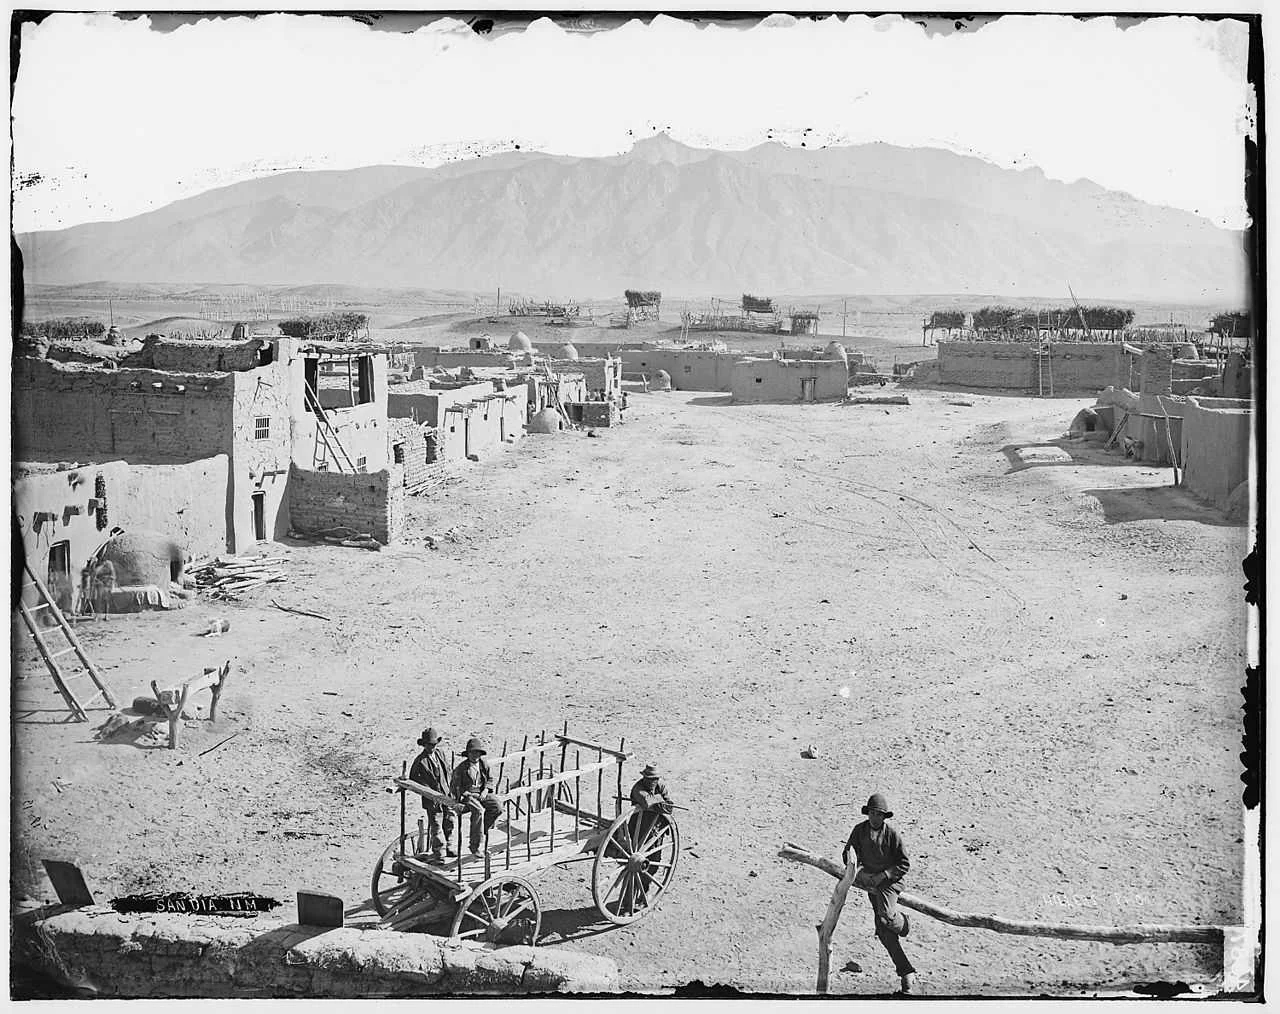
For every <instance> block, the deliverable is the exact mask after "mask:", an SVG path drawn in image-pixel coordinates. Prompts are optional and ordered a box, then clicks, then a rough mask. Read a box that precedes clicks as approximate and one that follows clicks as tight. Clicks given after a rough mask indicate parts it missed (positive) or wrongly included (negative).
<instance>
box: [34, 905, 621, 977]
mask: <svg viewBox="0 0 1280 1014" xmlns="http://www.w3.org/2000/svg"><path fill="white" fill-rule="evenodd" d="M14 947H15V957H16V959H17V960H19V961H21V962H22V963H24V964H27V965H29V966H30V967H34V968H35V969H37V970H38V971H40V972H41V973H43V974H45V975H47V976H50V977H52V978H53V979H55V980H56V981H59V982H62V983H64V984H68V985H75V986H80V987H82V988H84V987H88V988H91V989H93V990H94V991H95V994H94V995H95V996H96V997H98V998H102V999H107V998H130V999H133V998H147V997H154V998H176V997H189V998H210V999H213V998H224V997H241V998H259V999H260V998H289V997H299V998H301V997H344V998H352V999H354V998H363V997H370V996H381V997H413V996H433V995H440V994H480V995H483V994H489V995H502V994H529V993H557V992H563V993H602V992H615V991H617V990H618V989H619V988H620V987H619V975H618V967H617V965H616V964H614V962H612V961H611V960H609V959H608V958H601V957H596V956H594V955H586V954H580V953H577V952H575V951H569V950H563V949H561V948H544V947H498V948H495V947H492V946H489V945H483V944H478V943H473V942H471V941H469V940H468V941H458V942H450V941H448V940H446V939H444V938H441V937H437V936H432V935H430V934H426V933H397V932H395V931H392V930H375V929H355V928H351V927H344V928H335V929H321V928H318V927H310V926H299V925H297V924H291V923H286V922H283V921H280V920H273V919H271V918H270V917H264V916H258V917H256V918H253V919H226V918H224V919H218V918H216V917H213V916H199V915H172V914H160V915H148V916H124V915H118V914H116V913H115V912H113V911H111V910H110V909H108V908H106V907H105V906H95V907H91V908H84V909H79V910H76V911H72V912H62V913H60V914H46V913H31V914H27V915H21V916H19V917H18V918H17V919H16V920H15V924H14Z"/></svg>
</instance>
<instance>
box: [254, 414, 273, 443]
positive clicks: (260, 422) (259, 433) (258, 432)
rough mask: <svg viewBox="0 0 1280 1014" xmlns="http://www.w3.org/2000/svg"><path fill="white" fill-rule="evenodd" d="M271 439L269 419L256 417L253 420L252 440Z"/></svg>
mask: <svg viewBox="0 0 1280 1014" xmlns="http://www.w3.org/2000/svg"><path fill="white" fill-rule="evenodd" d="M270 438H271V419H270V418H269V417H268V416H258V417H257V418H256V419H254V420H253V439H254V440H269V439H270Z"/></svg>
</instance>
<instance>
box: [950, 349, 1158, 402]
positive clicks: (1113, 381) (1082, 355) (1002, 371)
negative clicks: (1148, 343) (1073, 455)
mask: <svg viewBox="0 0 1280 1014" xmlns="http://www.w3.org/2000/svg"><path fill="white" fill-rule="evenodd" d="M1039 348H1040V346H1039V345H1037V344H1035V343H1033V342H946V341H943V342H938V380H939V382H940V383H943V384H954V385H956V386H959V387H975V388H985V387H991V388H1006V389H1009V390H1019V391H1037V392H1038V391H1039V390H1040V366H1039V364H1038V362H1037V358H1036V354H1037V351H1038V350H1039ZM1049 352H1050V358H1049V362H1048V363H1047V366H1046V371H1045V386H1046V388H1047V387H1048V382H1049V375H1050V373H1052V377H1053V391H1054V393H1055V394H1063V393H1065V392H1068V391H1100V390H1102V389H1103V388H1104V387H1109V386H1115V387H1133V386H1134V381H1133V379H1132V378H1133V374H1134V373H1135V369H1134V362H1135V359H1145V358H1146V357H1145V356H1142V357H1135V356H1132V355H1130V354H1129V353H1127V352H1125V350H1124V345H1123V343H1120V342H1114V343H1112V342H1052V343H1050V345H1049Z"/></svg>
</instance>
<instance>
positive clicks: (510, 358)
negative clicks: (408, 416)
mask: <svg viewBox="0 0 1280 1014" xmlns="http://www.w3.org/2000/svg"><path fill="white" fill-rule="evenodd" d="M522 355H523V353H522ZM413 361H414V363H415V365H417V366H421V367H422V368H423V369H426V370H434V369H435V368H436V367H443V368H444V369H452V368H454V367H458V366H493V367H497V368H499V369H508V370H509V369H511V368H512V367H513V366H515V364H516V356H515V355H514V354H513V353H510V352H499V351H493V352H486V351H484V350H483V349H438V348H426V349H418V350H417V351H415V352H414V356H413Z"/></svg>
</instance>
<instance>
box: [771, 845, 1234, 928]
mask: <svg viewBox="0 0 1280 1014" xmlns="http://www.w3.org/2000/svg"><path fill="white" fill-rule="evenodd" d="M778 855H780V856H781V857H782V858H783V859H791V860H793V861H795V862H798V863H804V864H805V865H806V866H812V867H814V869H818V870H822V872H823V873H826V874H828V875H829V876H832V877H835V878H836V879H837V880H842V879H843V878H844V875H845V872H846V871H845V868H844V867H842V866H841V865H840V864H839V863H837V862H834V861H832V860H830V859H825V858H823V857H822V856H817V855H814V854H813V853H812V852H810V851H809V850H808V849H806V848H803V847H801V846H799V845H792V844H791V843H787V844H786V845H784V846H783V848H782V850H781V851H780V852H779V853H778ZM898 904H899V905H901V906H902V907H903V908H909V909H911V910H912V911H915V912H919V913H921V914H922V915H927V916H929V917H931V918H933V919H937V920H938V921H939V922H945V923H947V924H949V925H951V926H964V927H968V928H972V929H986V930H991V931H993V932H995V933H1009V934H1012V935H1014V936H1024V937H1051V938H1053V939H1055V940H1098V941H1101V942H1103V943H1108V944H1155V943H1183V944H1214V945H1216V946H1218V947H1221V946H1222V943H1223V928H1222V927H1221V926H1187V925H1182V926H1178V925H1167V924H1163V923H1141V924H1137V925H1130V926H1089V925H1080V924H1076V923H1052V922H1031V921H1026V920H1020V919H1006V918H1004V917H1003V916H998V915H986V914H982V913H976V912H957V911H956V910H955V909H950V908H946V907H945V906H943V905H938V904H935V903H934V902H932V901H929V900H927V899H925V898H921V897H919V896H917V895H914V894H910V893H908V892H906V891H903V892H902V893H901V894H899V895H898Z"/></svg>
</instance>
